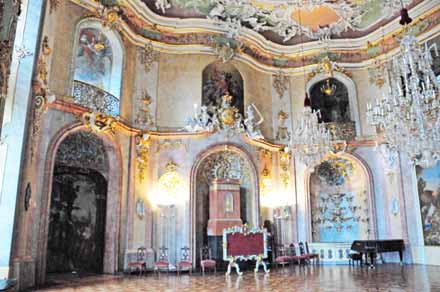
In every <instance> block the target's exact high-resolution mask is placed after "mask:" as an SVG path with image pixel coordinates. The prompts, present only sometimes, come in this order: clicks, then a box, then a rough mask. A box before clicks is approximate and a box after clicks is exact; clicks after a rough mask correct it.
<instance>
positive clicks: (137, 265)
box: [128, 247, 147, 276]
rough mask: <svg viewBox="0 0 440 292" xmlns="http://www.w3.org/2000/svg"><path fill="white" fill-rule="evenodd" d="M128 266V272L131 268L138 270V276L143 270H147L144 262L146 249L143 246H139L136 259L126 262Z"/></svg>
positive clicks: (131, 270)
mask: <svg viewBox="0 0 440 292" xmlns="http://www.w3.org/2000/svg"><path fill="white" fill-rule="evenodd" d="M128 268H129V269H130V273H132V272H133V269H136V270H139V276H141V275H142V272H143V271H146V270H147V262H146V249H145V247H139V248H138V249H137V252H136V260H135V261H132V262H129V263H128Z"/></svg>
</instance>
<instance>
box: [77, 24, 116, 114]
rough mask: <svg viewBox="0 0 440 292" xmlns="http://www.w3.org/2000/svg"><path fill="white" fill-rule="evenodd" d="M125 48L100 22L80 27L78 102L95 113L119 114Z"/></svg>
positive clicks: (78, 42)
mask: <svg viewBox="0 0 440 292" xmlns="http://www.w3.org/2000/svg"><path fill="white" fill-rule="evenodd" d="M123 56H124V53H123V48H122V44H121V41H120V39H119V37H118V35H117V34H116V33H115V32H113V31H112V30H109V29H105V28H103V27H102V24H101V23H100V22H97V21H91V20H86V21H84V22H81V23H80V24H79V26H78V30H77V34H76V37H75V48H74V60H73V70H72V71H73V74H72V75H73V76H72V77H73V96H74V99H75V102H76V103H78V104H81V105H83V106H86V107H88V108H91V109H93V110H97V111H102V112H107V113H110V114H114V115H117V114H119V98H120V94H121V82H122V69H123Z"/></svg>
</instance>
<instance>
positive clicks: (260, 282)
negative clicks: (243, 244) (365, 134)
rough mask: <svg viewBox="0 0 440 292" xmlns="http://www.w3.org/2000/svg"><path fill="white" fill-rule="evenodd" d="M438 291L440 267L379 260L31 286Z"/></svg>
mask: <svg viewBox="0 0 440 292" xmlns="http://www.w3.org/2000/svg"><path fill="white" fill-rule="evenodd" d="M294 290H295V291H329V292H330V291H335V292H336V291H337V292H339V291H351V292H361V291H416V292H422V291H440V267H433V266H420V265H406V266H399V265H380V266H378V267H377V268H376V269H375V270H368V269H367V268H359V267H349V266H319V267H310V266H309V267H305V268H304V267H302V268H298V267H295V268H294V269H293V270H288V269H287V268H286V269H285V270H277V271H271V272H270V274H269V275H264V274H263V273H261V272H260V274H257V275H255V274H254V273H253V272H250V271H247V272H245V273H244V275H243V276H241V277H237V276H236V275H233V276H229V277H226V276H225V275H224V274H223V273H220V272H218V273H217V274H216V275H212V274H211V275H206V276H204V277H202V276H200V275H199V274H193V275H192V276H188V275H187V274H184V275H181V276H180V277H178V276H176V275H174V274H170V275H169V276H167V275H166V273H165V274H162V275H161V276H160V277H157V276H153V275H152V274H148V275H147V276H142V277H139V276H125V277H120V278H116V277H108V276H106V277H104V276H103V277H93V278H88V279H87V278H83V279H76V280H72V282H71V283H69V284H61V285H56V286H53V287H49V288H44V289H37V290H33V291H39V292H43V291H51V292H53V291H57V292H70V291H75V292H78V291H84V292H89V291H102V292H122V291H127V292H128V291H130V292H140V291H178V292H188V291H196V292H198V291H209V292H215V291H283V292H284V291H294Z"/></svg>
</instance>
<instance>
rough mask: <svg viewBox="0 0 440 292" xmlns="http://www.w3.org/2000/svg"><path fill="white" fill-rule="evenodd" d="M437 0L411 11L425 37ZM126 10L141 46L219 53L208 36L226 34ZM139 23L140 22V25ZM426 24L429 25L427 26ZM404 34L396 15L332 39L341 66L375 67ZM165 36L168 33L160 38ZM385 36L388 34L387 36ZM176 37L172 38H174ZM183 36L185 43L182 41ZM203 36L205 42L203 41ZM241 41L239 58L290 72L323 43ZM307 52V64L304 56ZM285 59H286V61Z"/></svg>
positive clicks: (207, 25) (438, 15) (248, 36)
mask: <svg viewBox="0 0 440 292" xmlns="http://www.w3.org/2000/svg"><path fill="white" fill-rule="evenodd" d="M70 1H72V2H74V3H75V4H78V5H81V6H83V7H84V8H86V9H88V10H91V11H92V10H96V9H97V8H98V5H97V3H96V2H95V1H92V0H70ZM437 2H438V1H437V0H428V1H423V2H421V3H420V4H419V5H417V6H415V7H414V8H413V9H411V11H410V14H411V16H412V17H413V19H414V23H416V24H420V26H421V27H422V28H423V29H420V30H421V31H420V32H419V35H418V38H419V40H420V41H426V40H428V39H430V38H432V37H434V36H436V35H437V34H438V33H439V31H440V5H438V4H437ZM125 3H126V4H125V5H124V8H123V9H124V13H125V14H127V12H129V14H130V17H127V19H125V21H122V20H119V21H118V28H119V30H120V31H121V32H122V33H123V34H124V35H125V36H126V37H127V39H128V40H130V41H131V42H132V43H134V44H135V45H138V46H142V45H144V44H146V43H148V42H151V44H152V45H153V47H154V49H155V50H158V51H160V52H164V53H170V54H209V55H214V54H215V53H214V49H213V46H212V41H211V43H210V42H209V41H207V39H209V38H212V37H215V36H220V37H222V36H224V34H225V32H224V31H223V30H222V29H221V28H220V27H219V26H217V25H216V24H215V22H213V21H211V20H207V19H173V18H167V17H162V16H160V15H157V14H155V13H154V12H152V11H151V10H150V9H149V8H148V7H147V6H146V5H145V4H143V3H141V2H140V1H136V0H126V2H125ZM132 19H136V23H139V22H141V23H142V26H141V28H142V31H148V32H149V33H150V34H152V33H154V35H156V36H160V37H158V39H155V38H154V37H151V36H150V35H147V36H146V35H142V34H141V33H139V32H138V31H135V29H134V25H133V21H132ZM137 25H138V26H139V24H137ZM423 26H425V27H423ZM401 32H402V27H401V26H400V24H399V23H398V19H395V20H393V21H391V22H390V23H388V24H387V25H385V26H383V28H382V29H378V30H376V31H374V32H372V33H370V34H368V35H366V36H364V37H360V38H357V39H333V40H331V41H330V43H329V49H330V52H331V53H332V54H335V55H338V56H339V58H338V64H339V65H340V66H342V67H346V68H351V69H356V68H361V67H362V68H365V67H368V66H371V65H372V63H373V62H374V60H375V59H377V58H379V57H382V58H383V57H384V55H388V57H389V56H392V55H394V54H395V53H397V51H398V40H397V39H396V37H395V36H396V35H398V34H400V33H401ZM162 36H166V37H164V38H163V39H161V37H162ZM384 36H385V38H384ZM169 39H172V41H169ZM180 39H182V41H180ZM383 39H384V40H385V43H386V47H387V51H386V52H383V51H382V50H379V52H378V53H376V54H375V55H370V54H369V53H368V47H367V44H368V43H369V44H370V45H373V46H376V47H378V48H379V47H380V46H381V44H380V43H381V42H382V40H383ZM200 40H202V41H200ZM238 41H239V42H240V43H242V44H244V45H245V46H244V48H245V49H241V50H239V51H238V52H237V54H236V55H235V57H234V59H235V60H240V61H243V62H245V63H248V64H250V65H252V66H253V67H254V68H255V69H257V70H260V71H264V72H279V71H280V70H282V71H283V72H284V73H286V74H289V75H295V74H297V73H298V74H299V73H302V72H303V69H302V67H303V64H305V65H306V67H307V69H308V70H313V69H314V68H315V67H316V66H315V65H314V64H316V63H317V61H316V58H317V57H318V55H320V54H322V51H323V49H322V44H320V43H319V42H317V41H314V42H308V43H304V44H303V46H301V45H300V44H297V45H292V46H282V45H279V44H276V43H273V42H271V41H268V40H267V39H265V38H264V37H263V36H262V35H260V34H259V33H257V32H254V31H252V30H250V29H245V30H243V33H242V34H241V35H240V37H239V39H238ZM302 50H303V52H304V63H303V60H302V59H303V57H302V53H301V52H302ZM280 60H282V61H283V62H284V61H285V63H283V64H281V63H280Z"/></svg>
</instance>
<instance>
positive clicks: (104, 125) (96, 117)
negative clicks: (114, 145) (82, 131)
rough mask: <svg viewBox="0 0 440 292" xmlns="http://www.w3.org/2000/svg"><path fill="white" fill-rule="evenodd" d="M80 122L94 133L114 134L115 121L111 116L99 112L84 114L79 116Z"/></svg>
mask: <svg viewBox="0 0 440 292" xmlns="http://www.w3.org/2000/svg"><path fill="white" fill-rule="evenodd" d="M81 121H82V122H83V124H84V125H85V126H86V127H88V128H90V130H92V132H94V133H97V134H101V133H111V134H113V135H114V134H115V131H116V123H117V120H116V119H115V118H114V117H112V116H108V115H105V114H103V113H99V112H86V113H84V114H83V115H82V116H81Z"/></svg>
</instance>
